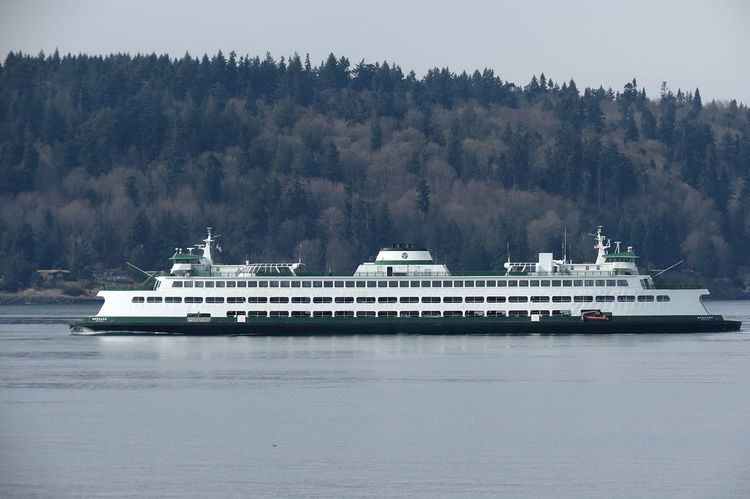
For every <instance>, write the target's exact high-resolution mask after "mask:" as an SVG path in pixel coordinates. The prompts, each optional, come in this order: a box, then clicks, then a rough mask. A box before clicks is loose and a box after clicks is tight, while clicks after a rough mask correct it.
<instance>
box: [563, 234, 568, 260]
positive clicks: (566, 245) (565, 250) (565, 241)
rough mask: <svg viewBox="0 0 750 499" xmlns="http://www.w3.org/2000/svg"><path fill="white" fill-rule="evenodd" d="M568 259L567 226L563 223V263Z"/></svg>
mask: <svg viewBox="0 0 750 499" xmlns="http://www.w3.org/2000/svg"><path fill="white" fill-rule="evenodd" d="M567 260H568V226H567V225H563V263H565V262H566V261H567Z"/></svg>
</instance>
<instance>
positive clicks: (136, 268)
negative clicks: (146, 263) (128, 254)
mask: <svg viewBox="0 0 750 499" xmlns="http://www.w3.org/2000/svg"><path fill="white" fill-rule="evenodd" d="M125 264H126V265H130V266H131V267H133V268H134V269H135V270H137V271H139V272H143V273H144V274H146V275H147V276H149V277H154V274H151V273H149V272H146V271H145V270H143V269H142V268H140V267H136V266H135V265H133V264H132V263H130V262H125Z"/></svg>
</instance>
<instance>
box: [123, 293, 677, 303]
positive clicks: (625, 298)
mask: <svg viewBox="0 0 750 499" xmlns="http://www.w3.org/2000/svg"><path fill="white" fill-rule="evenodd" d="M183 300H184V302H185V303H203V298H202V297H200V296H186V297H185V298H181V297H179V296H167V297H165V298H164V303H182V302H183ZM440 300H441V298H440V297H439V296H423V297H422V298H421V299H420V298H419V297H418V296H402V297H400V298H398V297H395V296H381V297H379V298H377V300H376V298H375V297H374V296H358V297H357V298H356V303H375V302H376V301H377V303H420V301H421V303H440V302H441V301H440ZM131 301H132V302H133V303H162V297H160V296H149V297H148V298H145V299H144V297H142V296H134V297H133V298H132V300H131ZM225 301H226V303H290V301H291V303H311V302H312V303H354V302H355V298H354V297H353V296H337V297H331V296H313V297H312V298H311V297H309V296H292V297H291V298H289V297H287V296H271V297H265V296H249V297H247V298H246V297H244V296H229V297H227V298H224V297H221V296H208V297H206V298H205V302H206V303H213V304H216V303H224V302H225ZM485 301H486V303H506V301H507V302H508V303H528V302H529V301H530V302H531V303H549V302H550V301H552V303H570V302H575V303H591V302H594V301H596V302H597V303H610V302H614V301H617V302H619V303H633V302H635V301H638V302H641V303H645V302H653V301H657V302H668V301H671V299H670V297H669V296H668V295H656V296H653V295H641V296H637V297H636V296H634V295H620V296H613V295H604V296H551V297H550V296H531V297H529V296H508V297H506V296H487V297H486V298H485V297H484V296H467V297H461V296H444V297H443V298H442V302H443V303H464V302H465V303H485Z"/></svg>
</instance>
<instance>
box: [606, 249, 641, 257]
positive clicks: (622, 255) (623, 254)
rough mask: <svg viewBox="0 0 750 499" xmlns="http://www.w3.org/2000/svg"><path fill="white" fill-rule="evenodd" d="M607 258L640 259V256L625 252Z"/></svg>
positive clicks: (609, 255) (611, 254) (609, 254)
mask: <svg viewBox="0 0 750 499" xmlns="http://www.w3.org/2000/svg"><path fill="white" fill-rule="evenodd" d="M606 257H607V258H630V259H633V258H640V257H639V256H636V255H635V253H633V252H632V251H623V252H620V253H608V254H607V255H606Z"/></svg>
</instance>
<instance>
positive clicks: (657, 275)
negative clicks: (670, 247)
mask: <svg viewBox="0 0 750 499" xmlns="http://www.w3.org/2000/svg"><path fill="white" fill-rule="evenodd" d="M684 261H685V260H684V259H683V260H680V261H679V262H677V263H675V264H672V265H670V266H669V267H667V268H666V269H664V270H662V271H661V272H659V273H658V274H656V275H654V277H659V276H660V275H662V274H663V273H664V272H666V271H667V270H672V269H673V268H675V267H676V266H678V265H679V264H681V263H682V262H684Z"/></svg>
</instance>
